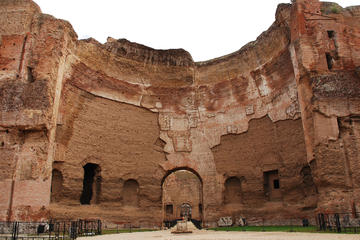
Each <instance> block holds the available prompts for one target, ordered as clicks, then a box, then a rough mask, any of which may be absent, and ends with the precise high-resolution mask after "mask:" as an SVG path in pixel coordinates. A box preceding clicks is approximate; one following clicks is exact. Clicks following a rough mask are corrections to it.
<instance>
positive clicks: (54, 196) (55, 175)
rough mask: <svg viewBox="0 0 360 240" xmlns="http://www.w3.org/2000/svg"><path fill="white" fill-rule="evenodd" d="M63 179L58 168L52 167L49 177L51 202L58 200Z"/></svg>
mask: <svg viewBox="0 0 360 240" xmlns="http://www.w3.org/2000/svg"><path fill="white" fill-rule="evenodd" d="M63 181H64V179H63V175H62V173H61V172H60V171H59V170H57V169H54V170H53V171H52V178H51V202H58V201H59V199H60V197H61V192H62V188H63Z"/></svg>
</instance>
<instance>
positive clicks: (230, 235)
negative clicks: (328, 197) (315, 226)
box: [78, 230, 360, 240]
mask: <svg viewBox="0 0 360 240" xmlns="http://www.w3.org/2000/svg"><path fill="white" fill-rule="evenodd" d="M78 239H79V240H80V239H81V240H151V239H153V240H155V239H156V240H263V239H266V240H342V239H344V240H353V239H354V240H355V239H356V240H360V234H327V233H288V232H265V233H264V232H220V231H206V230H202V231H199V230H198V231H194V232H193V233H187V234H172V233H171V232H170V230H166V231H156V232H138V233H120V234H110V235H101V236H95V237H82V238H78Z"/></svg>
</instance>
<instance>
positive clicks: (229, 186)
mask: <svg viewBox="0 0 360 240" xmlns="http://www.w3.org/2000/svg"><path fill="white" fill-rule="evenodd" d="M224 203H225V204H226V203H241V181H240V179H239V178H238V177H230V178H228V179H226V181H225V194H224Z"/></svg>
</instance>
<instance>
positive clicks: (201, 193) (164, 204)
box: [161, 166, 204, 222]
mask: <svg viewBox="0 0 360 240" xmlns="http://www.w3.org/2000/svg"><path fill="white" fill-rule="evenodd" d="M183 170H185V171H188V172H189V173H191V174H193V175H194V176H196V178H197V179H198V181H199V184H200V185H199V188H198V191H196V193H198V194H199V195H198V197H195V198H194V199H193V198H192V197H191V199H192V200H190V199H188V200H185V201H183V202H181V203H182V204H184V203H186V204H188V205H190V206H191V209H192V213H194V211H196V212H197V213H196V215H195V216H194V214H192V215H191V217H192V219H195V220H197V221H199V220H200V221H204V214H203V205H204V183H203V178H202V177H201V175H200V174H199V173H198V171H196V170H195V169H193V168H191V167H189V166H177V167H174V168H172V169H169V170H167V171H166V173H165V174H164V176H163V178H162V180H161V199H162V212H163V214H162V215H163V222H166V221H168V220H174V219H175V218H177V217H179V216H178V214H179V211H178V210H179V202H178V201H176V200H175V202H173V201H171V202H167V201H166V200H165V196H167V195H166V193H165V191H166V188H165V185H164V183H165V181H166V179H167V178H168V177H169V176H170V175H172V174H174V173H176V172H178V171H183ZM190 181H191V180H190ZM189 184H190V185H191V182H190V183H189ZM185 185H186V184H185ZM192 186H195V185H192ZM176 189H177V188H176ZM186 191H188V190H185V192H186ZM168 196H171V195H168ZM191 196H193V195H191ZM194 196H196V195H194ZM192 201H195V202H192ZM169 203H170V204H171V206H172V207H173V208H175V209H177V211H175V212H174V213H172V214H171V215H172V217H173V219H169V216H168V215H167V213H166V207H167V205H168V204H169ZM194 204H195V205H194ZM200 208H201V209H200ZM170 217H171V216H170ZM193 217H194V218H193Z"/></svg>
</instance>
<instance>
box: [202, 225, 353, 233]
mask: <svg viewBox="0 0 360 240" xmlns="http://www.w3.org/2000/svg"><path fill="white" fill-rule="evenodd" d="M208 230H213V231H239V232H241V231H243V232H246V231H248V232H307V233H338V232H336V231H330V230H327V231H318V230H317V227H316V226H309V227H302V226H244V227H216V228H209V229H208ZM340 233H343V234H344V233H345V234H360V228H343V229H342V231H341V232H340Z"/></svg>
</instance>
